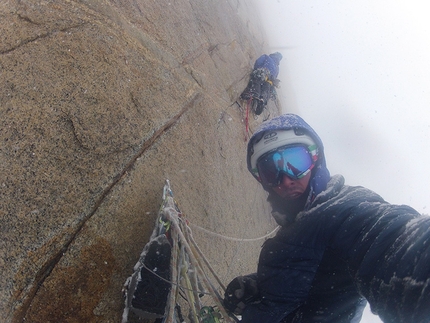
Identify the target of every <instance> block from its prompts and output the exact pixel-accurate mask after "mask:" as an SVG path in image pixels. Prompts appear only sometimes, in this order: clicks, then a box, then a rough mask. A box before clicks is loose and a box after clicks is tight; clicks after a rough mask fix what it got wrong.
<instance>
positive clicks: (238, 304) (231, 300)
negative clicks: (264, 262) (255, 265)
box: [224, 274, 260, 315]
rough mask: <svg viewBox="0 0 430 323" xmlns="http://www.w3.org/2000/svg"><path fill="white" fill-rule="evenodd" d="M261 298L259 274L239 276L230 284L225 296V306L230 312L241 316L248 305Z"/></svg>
mask: <svg viewBox="0 0 430 323" xmlns="http://www.w3.org/2000/svg"><path fill="white" fill-rule="evenodd" d="M259 298H260V296H259V293H258V288H257V274H251V275H247V276H239V277H236V278H235V279H233V280H232V281H231V282H230V284H228V286H227V289H226V291H225V295H224V306H225V308H226V309H227V310H229V311H230V312H233V313H234V314H237V315H240V314H242V312H243V310H244V309H245V307H246V305H248V304H250V303H253V302H256V301H257V300H258V299H259Z"/></svg>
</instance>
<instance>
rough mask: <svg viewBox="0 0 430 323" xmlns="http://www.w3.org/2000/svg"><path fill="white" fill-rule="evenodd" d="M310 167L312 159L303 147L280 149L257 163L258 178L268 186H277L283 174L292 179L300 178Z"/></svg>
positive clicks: (264, 156)
mask: <svg viewBox="0 0 430 323" xmlns="http://www.w3.org/2000/svg"><path fill="white" fill-rule="evenodd" d="M312 165H313V163H312V157H311V155H310V153H309V151H308V150H307V149H306V147H304V146H296V147H287V148H283V149H282V148H281V149H278V150H277V151H273V152H270V153H268V154H267V155H263V156H262V157H260V159H259V160H258V161H257V168H258V173H259V175H260V178H261V180H262V182H263V183H265V184H267V185H269V186H277V185H279V184H280V183H281V180H282V175H283V174H285V175H287V176H288V177H290V178H293V179H299V178H302V177H303V176H305V175H306V174H307V173H308V171H309V170H310V169H311V168H312Z"/></svg>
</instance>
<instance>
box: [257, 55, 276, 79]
mask: <svg viewBox="0 0 430 323" xmlns="http://www.w3.org/2000/svg"><path fill="white" fill-rule="evenodd" d="M258 68H267V69H268V70H269V72H270V80H272V81H273V80H275V79H276V78H277V77H278V74H279V61H278V60H276V59H274V58H273V57H272V56H270V55H261V56H260V57H259V58H257V60H256V61H255V63H254V70H256V69H258Z"/></svg>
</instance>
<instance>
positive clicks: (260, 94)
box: [240, 52, 282, 115]
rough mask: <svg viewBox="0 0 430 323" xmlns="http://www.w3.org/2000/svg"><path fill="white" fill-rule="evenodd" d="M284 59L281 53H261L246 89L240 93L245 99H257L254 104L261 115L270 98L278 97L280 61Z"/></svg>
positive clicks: (256, 112)
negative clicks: (276, 88)
mask: <svg viewBox="0 0 430 323" xmlns="http://www.w3.org/2000/svg"><path fill="white" fill-rule="evenodd" d="M281 59H282V54H281V53H278V52H276V53H273V54H270V55H266V54H264V55H261V56H260V57H259V58H258V59H257V60H256V61H255V63H254V69H253V71H252V73H251V76H250V79H249V82H248V85H247V87H246V88H245V90H244V91H243V92H242V94H241V95H240V98H241V99H242V100H244V101H248V100H255V101H256V103H255V104H253V105H252V106H253V108H254V113H255V114H256V115H260V114H261V113H262V112H263V109H264V108H265V106H266V105H267V101H268V100H269V98H272V99H275V98H276V90H275V87H278V85H279V80H278V79H277V77H278V74H279V62H280V61H281Z"/></svg>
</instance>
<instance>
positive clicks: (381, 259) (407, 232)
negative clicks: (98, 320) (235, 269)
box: [242, 115, 430, 323]
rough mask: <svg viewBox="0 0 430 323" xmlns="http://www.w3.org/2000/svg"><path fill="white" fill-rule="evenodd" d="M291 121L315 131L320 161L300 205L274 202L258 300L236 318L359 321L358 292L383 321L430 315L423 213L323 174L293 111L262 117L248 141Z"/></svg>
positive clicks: (429, 222)
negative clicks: (292, 207) (296, 208)
mask: <svg viewBox="0 0 430 323" xmlns="http://www.w3.org/2000/svg"><path fill="white" fill-rule="evenodd" d="M291 128H299V129H302V130H303V131H305V132H307V133H308V134H309V135H310V136H312V137H313V138H314V140H315V141H316V143H317V144H318V145H319V147H320V155H319V158H320V159H319V165H317V167H315V174H314V178H313V182H311V183H310V185H311V190H310V193H309V198H308V200H307V202H306V205H305V208H304V210H303V211H301V212H299V213H298V214H297V215H294V216H293V215H289V214H288V213H285V214H283V210H282V205H278V206H277V207H275V208H274V211H276V212H277V213H280V214H281V215H280V216H281V218H279V215H278V219H277V220H279V223H281V224H282V227H281V229H280V230H279V232H278V233H277V235H276V236H275V237H274V238H272V239H269V240H267V241H266V242H265V244H264V245H263V248H262V251H261V254H260V259H259V264H258V272H257V285H258V289H259V292H260V296H261V301H260V302H258V303H256V304H250V305H248V306H247V307H246V308H245V310H244V312H243V315H242V322H243V323H250V322H253V323H260V322H268V323H269V322H270V323H276V322H291V323H293V322H294V323H296V322H302V323H304V322H318V323H325V322H327V323H328V322H330V323H346V322H350V323H358V322H360V319H361V315H362V311H363V308H364V306H365V304H366V300H365V299H367V301H368V302H369V303H370V305H371V309H372V311H373V312H374V313H375V314H378V315H379V316H380V318H381V319H382V320H383V321H384V322H386V323H387V322H390V323H411V322H414V323H428V322H430V217H429V216H424V215H420V214H419V213H418V212H417V211H415V210H414V209H412V208H410V207H408V206H398V205H391V204H389V203H387V202H385V201H384V200H383V199H382V198H381V197H380V196H379V195H377V194H376V193H374V192H372V191H370V190H368V189H366V188H363V187H352V186H348V185H345V184H344V178H343V177H342V176H341V175H336V176H333V177H330V176H329V173H328V170H327V168H326V166H325V159H324V152H323V146H322V142H321V140H320V138H319V137H318V135H317V134H316V133H315V132H314V131H313V130H312V128H310V127H309V126H308V125H307V124H306V123H305V122H304V121H303V120H302V119H301V118H300V117H297V116H294V117H291V116H288V115H287V116H285V119H284V120H283V119H282V118H275V121H274V122H270V121H269V122H267V123H265V124H263V125H262V127H261V128H260V129H259V130H257V131H256V132H255V133H254V135H253V137H252V138H251V140H250V143H249V144H250V145H252V144H253V141H254V140H256V138H258V136H261V135H262V133H264V132H265V131H267V130H277V129H291ZM251 147H252V146H251ZM248 168H249V169H250V163H249V156H248ZM250 171H252V169H250ZM269 198H270V195H269ZM275 205H276V203H275ZM282 216H283V217H284V218H282Z"/></svg>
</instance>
